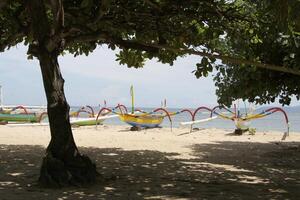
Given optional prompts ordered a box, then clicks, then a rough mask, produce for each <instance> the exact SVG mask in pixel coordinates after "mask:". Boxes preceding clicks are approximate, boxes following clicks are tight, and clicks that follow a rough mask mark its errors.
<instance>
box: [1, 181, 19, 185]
mask: <svg viewBox="0 0 300 200" xmlns="http://www.w3.org/2000/svg"><path fill="white" fill-rule="evenodd" d="M0 185H1V186H19V184H18V183H15V182H11V181H1V182H0Z"/></svg>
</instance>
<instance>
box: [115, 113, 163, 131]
mask: <svg viewBox="0 0 300 200" xmlns="http://www.w3.org/2000/svg"><path fill="white" fill-rule="evenodd" d="M119 118H120V120H122V121H123V122H125V123H127V124H129V125H131V126H134V127H142V128H155V127H158V126H159V125H160V124H161V123H162V122H163V120H164V116H162V115H150V114H139V115H137V114H120V115H119Z"/></svg>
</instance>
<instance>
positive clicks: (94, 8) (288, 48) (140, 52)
mask: <svg viewBox="0 0 300 200" xmlns="http://www.w3.org/2000/svg"><path fill="white" fill-rule="evenodd" d="M31 1H32V2H37V1H36V0H31ZM26 2H28V1H21V0H14V1H13V0H3V1H1V3H0V51H5V50H6V49H8V48H10V47H12V46H15V45H16V44H18V43H21V42H25V44H27V45H28V47H29V50H28V56H29V57H38V51H36V49H35V47H36V46H37V45H44V46H45V47H46V48H47V49H48V51H49V53H55V54H57V55H59V54H62V53H63V52H65V51H67V52H69V53H72V54H74V55H75V56H76V55H81V54H85V55H88V54H89V53H90V52H92V51H93V50H95V48H96V47H97V46H99V45H108V47H109V48H111V49H112V50H114V49H115V48H119V49H120V52H119V53H118V55H117V60H118V61H119V62H120V63H121V64H127V66H128V67H136V68H138V67H142V66H143V64H144V62H145V60H146V59H152V58H157V59H158V60H159V61H160V62H162V63H168V64H170V65H172V64H173V62H174V61H175V60H176V58H177V57H179V56H184V55H185V54H197V55H201V56H202V57H199V63H198V64H197V66H196V69H195V71H194V73H195V75H196V77H198V78H199V77H202V76H207V75H208V74H209V72H212V71H213V70H214V69H215V70H216V73H215V78H214V80H215V82H216V86H217V87H218V89H217V95H218V96H219V101H220V103H225V104H230V103H231V101H232V100H234V99H237V98H244V99H246V98H249V99H250V101H256V102H258V103H264V102H270V101H271V102H272V101H274V100H275V98H276V97H277V96H279V97H280V99H281V102H282V103H283V104H288V103H289V101H290V96H291V95H296V96H297V97H298V98H299V91H300V88H299V87H300V86H299V85H300V84H299V82H298V81H299V80H298V76H296V75H293V74H288V73H283V72H277V71H270V70H267V69H261V68H258V67H254V65H256V66H259V67H263V68H268V69H271V68H274V66H275V68H276V70H281V69H282V70H283V71H294V72H296V74H297V73H299V71H300V69H299V66H300V65H299V45H298V44H299V37H300V34H299V33H300V31H299V19H300V18H299V14H298V12H297V10H299V3H298V1H296V0H294V1H292V0H288V1H283V0H276V1H271V0H263V1H250V0H232V1H227V0H205V1H196V0H186V1H181V0H135V1H125V0H56V1H55V0H41V1H38V2H39V3H40V4H41V6H40V8H41V9H40V10H39V11H40V12H45V13H44V14H45V16H46V18H47V20H46V22H45V21H43V20H41V22H40V23H41V24H37V22H38V20H34V19H35V18H34V17H32V16H33V14H34V12H36V11H35V10H33V11H29V10H30V9H28V5H26ZM282 5H284V6H282ZM45 27H46V28H45ZM37 32H38V33H40V34H36V33H37ZM39 35H43V36H44V37H40V36H39ZM187 49H188V50H187ZM219 59H221V60H222V62H220V61H219ZM265 64H269V65H265ZM250 65H251V66H250ZM278 66H285V67H278ZM294 74H295V73H294ZM299 74H300V73H299Z"/></svg>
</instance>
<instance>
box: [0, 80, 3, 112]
mask: <svg viewBox="0 0 300 200" xmlns="http://www.w3.org/2000/svg"><path fill="white" fill-rule="evenodd" d="M2 103H3V96H2V86H1V85H0V107H2Z"/></svg>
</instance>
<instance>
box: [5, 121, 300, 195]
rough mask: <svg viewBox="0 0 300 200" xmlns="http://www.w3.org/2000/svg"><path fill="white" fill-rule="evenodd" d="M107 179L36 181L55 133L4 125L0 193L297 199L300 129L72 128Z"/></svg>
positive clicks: (82, 151)
mask: <svg viewBox="0 0 300 200" xmlns="http://www.w3.org/2000/svg"><path fill="white" fill-rule="evenodd" d="M73 133H74V138H75V140H76V143H77V145H78V146H79V147H80V151H81V153H84V154H86V155H88V156H90V158H92V159H93V160H94V161H95V163H96V165H97V170H98V171H99V172H100V174H101V176H102V178H101V181H99V182H98V183H97V184H96V185H94V186H92V187H88V188H77V187H68V188H63V189H45V188H40V187H39V186H38V185H37V184H36V180H37V179H38V176H39V168H40V164H41V160H42V157H43V155H44V152H45V147H46V146H47V144H48V143H49V141H50V132H49V128H48V127H47V126H44V127H31V126H26V127H19V126H17V127H12V126H4V125H2V126H0V199H1V200H2V199H13V200H15V199H46V200H48V199H58V200H63V199H299V198H300V148H299V145H300V133H293V132H291V133H290V136H289V137H287V139H286V140H285V141H281V137H282V135H283V133H281V132H257V133H255V135H249V134H247V133H246V134H244V135H241V136H236V135H233V134H232V130H220V129H201V130H198V131H194V132H192V133H189V129H187V128H175V129H173V131H172V132H171V131H170V129H169V128H157V129H149V130H142V131H138V132H132V131H129V127H128V126H108V125H104V126H98V128H97V129H96V128H95V127H79V128H74V129H73Z"/></svg>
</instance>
